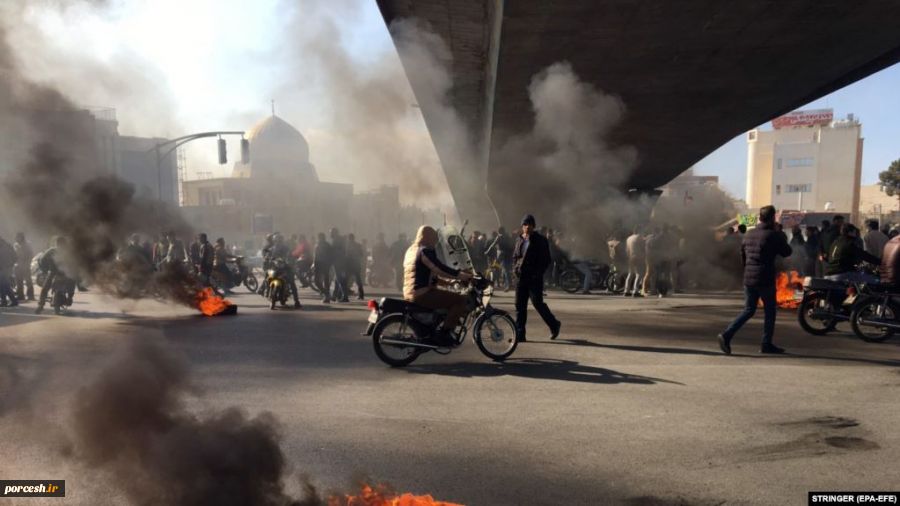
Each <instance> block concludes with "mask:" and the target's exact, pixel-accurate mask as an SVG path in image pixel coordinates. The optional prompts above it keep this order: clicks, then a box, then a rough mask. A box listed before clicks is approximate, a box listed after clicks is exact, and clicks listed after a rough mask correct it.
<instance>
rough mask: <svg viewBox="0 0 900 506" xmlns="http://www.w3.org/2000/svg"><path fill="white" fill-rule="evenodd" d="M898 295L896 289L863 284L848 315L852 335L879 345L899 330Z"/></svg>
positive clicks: (899, 304) (899, 311)
mask: <svg viewBox="0 0 900 506" xmlns="http://www.w3.org/2000/svg"><path fill="white" fill-rule="evenodd" d="M898 298H900V293H898V289H897V287H892V286H885V285H879V284H865V285H862V286H861V287H860V295H859V297H858V298H857V300H856V303H855V304H853V308H852V311H851V313H850V326H851V327H852V328H853V333H854V334H856V336H857V337H859V338H860V339H862V340H863V341H866V342H869V343H880V342H883V341H886V340H888V339H890V338H891V337H892V336H893V335H894V332H896V331H897V330H900V303H898Z"/></svg>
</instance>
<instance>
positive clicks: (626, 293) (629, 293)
mask: <svg viewBox="0 0 900 506" xmlns="http://www.w3.org/2000/svg"><path fill="white" fill-rule="evenodd" d="M622 297H631V292H625V293H623V294H622Z"/></svg>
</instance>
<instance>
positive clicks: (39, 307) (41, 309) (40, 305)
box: [34, 304, 44, 314]
mask: <svg viewBox="0 0 900 506" xmlns="http://www.w3.org/2000/svg"><path fill="white" fill-rule="evenodd" d="M43 310H44V305H43V304H38V307H36V308H34V314H41V312H42V311H43Z"/></svg>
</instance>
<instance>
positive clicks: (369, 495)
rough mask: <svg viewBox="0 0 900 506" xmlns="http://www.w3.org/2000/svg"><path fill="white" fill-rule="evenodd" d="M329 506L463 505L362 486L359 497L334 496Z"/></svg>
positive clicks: (429, 497) (382, 486) (379, 486)
mask: <svg viewBox="0 0 900 506" xmlns="http://www.w3.org/2000/svg"><path fill="white" fill-rule="evenodd" d="M328 506H462V505H461V504H456V503H450V502H444V501H435V500H434V498H433V497H431V496H430V495H413V494H410V493H409V492H407V493H405V494H400V495H397V494H395V493H393V492H391V491H390V489H389V488H388V487H386V486H385V485H377V486H375V487H372V486H370V485H365V484H364V485H362V489H361V490H360V493H359V495H345V496H343V497H341V496H332V497H330V498H329V499H328Z"/></svg>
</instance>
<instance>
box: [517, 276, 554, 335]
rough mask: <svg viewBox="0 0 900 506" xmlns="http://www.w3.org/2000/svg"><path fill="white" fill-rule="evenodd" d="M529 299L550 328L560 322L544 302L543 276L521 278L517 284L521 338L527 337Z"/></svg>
mask: <svg viewBox="0 0 900 506" xmlns="http://www.w3.org/2000/svg"><path fill="white" fill-rule="evenodd" d="M528 299H531V305H532V306H534V308H535V309H536V310H537V312H538V314H539V315H541V318H543V319H544V323H546V324H547V326H548V327H550V330H553V329H555V328H556V326H557V325H558V324H559V321H558V320H557V319H556V317H555V316H553V313H552V312H550V308H549V307H548V306H547V304H546V303H545V302H544V278H543V276H537V277H531V278H520V279H519V283H518V285H516V328H518V330H519V338H520V339H521V338H524V337H525V323H527V322H528Z"/></svg>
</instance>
